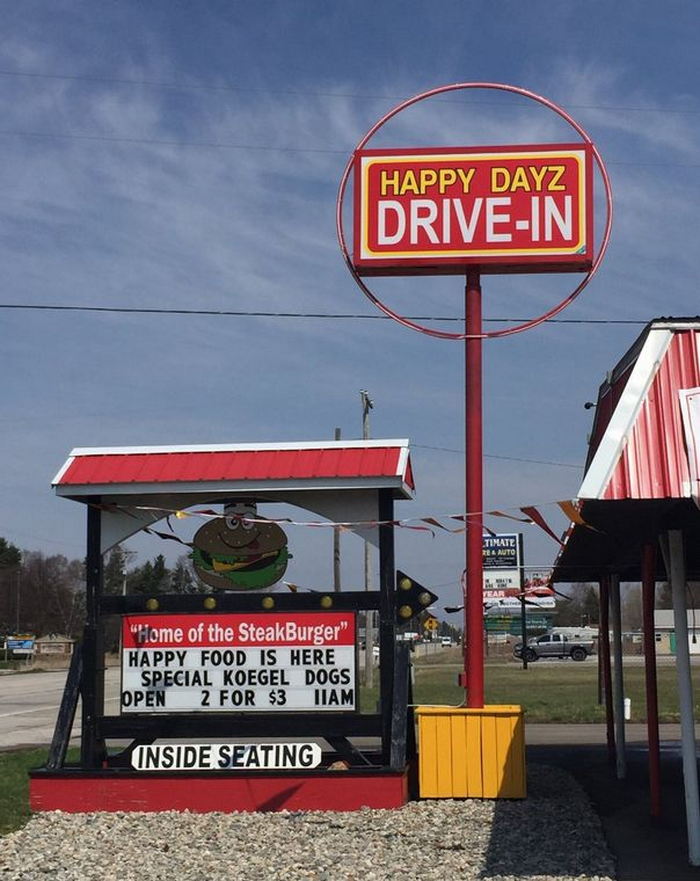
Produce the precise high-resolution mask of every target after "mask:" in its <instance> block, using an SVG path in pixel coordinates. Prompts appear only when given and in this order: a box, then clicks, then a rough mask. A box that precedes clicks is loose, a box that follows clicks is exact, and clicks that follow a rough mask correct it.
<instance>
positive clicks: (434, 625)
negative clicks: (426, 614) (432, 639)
mask: <svg viewBox="0 0 700 881" xmlns="http://www.w3.org/2000/svg"><path fill="white" fill-rule="evenodd" d="M439 626H440V625H439V624H438V619H437V618H428V619H427V620H426V621H425V623H424V624H423V630H437V629H438V627H439Z"/></svg>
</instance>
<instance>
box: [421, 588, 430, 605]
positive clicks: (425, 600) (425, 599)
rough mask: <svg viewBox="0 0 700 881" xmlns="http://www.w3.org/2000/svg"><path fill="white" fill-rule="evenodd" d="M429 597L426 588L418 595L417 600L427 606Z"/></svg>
mask: <svg viewBox="0 0 700 881" xmlns="http://www.w3.org/2000/svg"><path fill="white" fill-rule="evenodd" d="M431 599H432V597H431V596H430V594H429V593H428V591H427V590H424V591H423V593H421V594H419V595H418V602H419V603H420V604H421V606H429V605H430V601H431Z"/></svg>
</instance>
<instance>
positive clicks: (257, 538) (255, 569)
mask: <svg viewBox="0 0 700 881" xmlns="http://www.w3.org/2000/svg"><path fill="white" fill-rule="evenodd" d="M257 518H258V514H257V510H256V507H255V504H253V503H250V502H241V503H237V504H232V505H227V506H225V508H224V516H223V517H217V518H216V519H215V520H211V521H210V522H209V523H207V524H205V525H204V526H202V528H201V529H199V530H197V532H196V533H195V536H194V538H193V540H192V545H193V551H192V562H193V563H194V568H195V571H196V573H197V575H198V576H199V577H200V578H201V579H202V581H204V582H205V583H206V584H208V585H210V586H211V587H216V588H219V589H220V590H258V589H260V588H264V587H269V586H270V585H272V584H274V583H275V582H276V581H279V580H280V579H281V578H282V576H283V575H284V573H285V570H286V568H287V561H288V560H289V559H290V557H291V554H290V553H289V551H288V550H287V536H286V535H285V534H284V532H283V531H282V529H280V527H279V526H278V525H277V524H276V523H272V522H269V521H265V520H258V519H257Z"/></svg>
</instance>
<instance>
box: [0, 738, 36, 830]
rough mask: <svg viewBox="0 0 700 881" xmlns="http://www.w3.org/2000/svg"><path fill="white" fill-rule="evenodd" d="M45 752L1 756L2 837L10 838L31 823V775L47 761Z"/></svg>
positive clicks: (12, 752)
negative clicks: (31, 770)
mask: <svg viewBox="0 0 700 881" xmlns="http://www.w3.org/2000/svg"><path fill="white" fill-rule="evenodd" d="M46 754H47V753H46V750H45V749H22V750H13V751H11V752H3V753H0V780H2V790H3V793H2V798H0V835H7V833H8V832H13V831H14V830H15V829H19V828H20V827H21V826H24V824H25V823H26V822H27V820H28V819H29V816H30V812H29V776H28V772H29V770H30V769H31V768H38V767H40V766H41V765H43V764H44V763H45V762H46Z"/></svg>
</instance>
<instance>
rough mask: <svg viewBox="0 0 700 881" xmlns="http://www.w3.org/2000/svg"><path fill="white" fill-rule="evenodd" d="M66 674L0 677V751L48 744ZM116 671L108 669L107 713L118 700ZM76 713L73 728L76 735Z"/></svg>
mask: <svg viewBox="0 0 700 881" xmlns="http://www.w3.org/2000/svg"><path fill="white" fill-rule="evenodd" d="M66 674H67V671H66V670H56V671H53V672H49V673H17V674H12V675H9V674H6V675H3V676H0V749H10V748H13V747H18V746H42V745H44V744H48V743H50V742H51V738H52V737H53V729H54V725H55V724H56V716H57V714H58V708H59V705H60V703H61V698H62V697H63V686H64V684H65V681H66ZM118 689H119V670H118V669H117V668H109V669H108V670H107V674H106V677H105V700H106V706H107V708H108V709H109V708H110V706H113V705H114V703H115V702H116V701H117V699H118ZM79 719H80V710H78V714H77V716H76V725H74V726H73V735H74V736H76V734H77V732H78V731H79Z"/></svg>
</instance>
